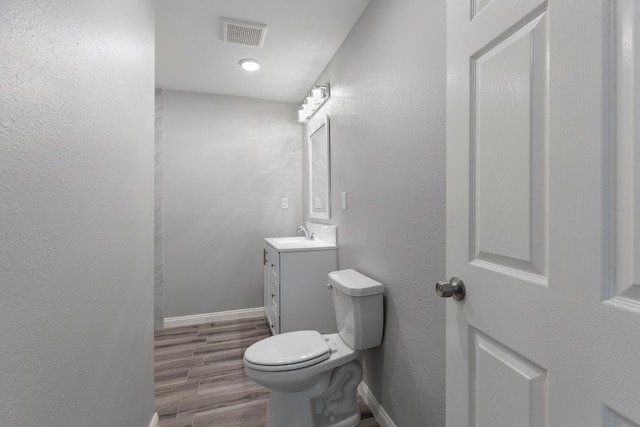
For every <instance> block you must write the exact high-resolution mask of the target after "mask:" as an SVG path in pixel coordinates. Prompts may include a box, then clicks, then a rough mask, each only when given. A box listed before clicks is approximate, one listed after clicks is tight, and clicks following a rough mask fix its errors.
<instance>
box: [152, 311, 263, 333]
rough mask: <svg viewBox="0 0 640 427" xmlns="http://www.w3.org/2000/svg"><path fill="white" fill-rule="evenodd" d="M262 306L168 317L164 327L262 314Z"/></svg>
mask: <svg viewBox="0 0 640 427" xmlns="http://www.w3.org/2000/svg"><path fill="white" fill-rule="evenodd" d="M264 315H265V314H264V307H255V308H245V309H242V310H231V311H219V312H217V313H202V314H194V315H191V316H179V317H168V318H166V319H164V324H163V326H164V327H165V328H173V327H176V326H188V325H197V324H199V323H207V322H220V321H223V320H240V319H248V318H250V317H260V316H264Z"/></svg>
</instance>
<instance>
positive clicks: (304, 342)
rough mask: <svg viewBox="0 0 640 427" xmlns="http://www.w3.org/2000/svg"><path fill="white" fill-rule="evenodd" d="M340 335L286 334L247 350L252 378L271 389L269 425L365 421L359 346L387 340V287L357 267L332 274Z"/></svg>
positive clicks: (334, 426)
mask: <svg viewBox="0 0 640 427" xmlns="http://www.w3.org/2000/svg"><path fill="white" fill-rule="evenodd" d="M329 288H330V289H331V292H332V295H333V305H334V311H335V315H336V320H337V324H338V331H339V332H338V333H337V334H328V335H321V334H320V333H319V332H317V331H295V332H287V333H284V334H280V335H275V336H273V337H269V338H265V339H264V340H261V341H258V342H257V343H255V344H253V345H252V346H250V347H249V348H248V349H247V351H246V352H245V353H244V369H245V372H246V373H247V375H248V376H249V378H251V379H252V380H254V381H255V382H257V383H258V384H261V385H263V386H264V387H266V388H269V389H270V390H271V397H270V398H269V407H268V410H267V423H266V427H312V426H313V427H320V426H322V427H329V426H331V427H353V426H355V425H356V424H358V422H359V421H360V411H359V410H358V404H357V387H358V384H359V383H360V381H361V380H362V366H361V363H362V357H361V355H360V350H365V349H367V348H371V347H377V346H379V345H380V343H381V342H382V328H383V309H382V293H383V291H384V288H383V286H382V284H381V283H379V282H376V281H375V280H373V279H370V278H369V277H366V276H364V275H362V274H360V273H358V272H357V271H354V270H340V271H333V272H331V273H329Z"/></svg>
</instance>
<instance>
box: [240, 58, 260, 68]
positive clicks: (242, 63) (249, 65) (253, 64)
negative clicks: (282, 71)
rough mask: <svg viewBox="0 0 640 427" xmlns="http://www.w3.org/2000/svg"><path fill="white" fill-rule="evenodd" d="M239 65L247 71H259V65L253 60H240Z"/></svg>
mask: <svg viewBox="0 0 640 427" xmlns="http://www.w3.org/2000/svg"><path fill="white" fill-rule="evenodd" d="M239 63H240V66H241V67H242V68H243V69H244V70H247V71H258V70H259V69H260V63H259V62H258V61H256V60H255V59H250V58H246V59H241V60H240V62H239Z"/></svg>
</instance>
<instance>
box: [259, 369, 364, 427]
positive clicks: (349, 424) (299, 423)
mask: <svg viewBox="0 0 640 427" xmlns="http://www.w3.org/2000/svg"><path fill="white" fill-rule="evenodd" d="M361 380H362V366H361V365H360V363H358V361H356V360H354V361H351V362H349V363H347V364H345V365H343V366H340V367H338V368H336V369H334V370H333V371H331V372H327V373H326V374H325V375H324V376H323V377H322V378H321V379H320V380H319V381H318V383H317V384H316V386H315V387H312V388H311V389H308V390H306V391H300V392H293V393H292V392H282V391H278V390H274V389H271V396H270V398H269V405H268V407H267V422H266V426H265V427H354V426H355V425H356V424H358V422H359V421H360V409H359V408H358V391H357V388H358V384H360V381H361Z"/></svg>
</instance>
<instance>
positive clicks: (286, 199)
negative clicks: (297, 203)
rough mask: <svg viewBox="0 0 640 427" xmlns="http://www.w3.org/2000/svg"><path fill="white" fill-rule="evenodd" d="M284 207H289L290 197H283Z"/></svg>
mask: <svg viewBox="0 0 640 427" xmlns="http://www.w3.org/2000/svg"><path fill="white" fill-rule="evenodd" d="M282 209H289V199H288V198H286V197H283V198H282Z"/></svg>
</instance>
